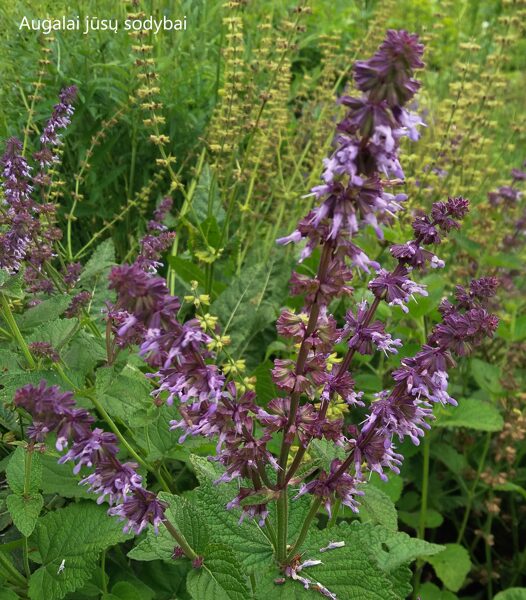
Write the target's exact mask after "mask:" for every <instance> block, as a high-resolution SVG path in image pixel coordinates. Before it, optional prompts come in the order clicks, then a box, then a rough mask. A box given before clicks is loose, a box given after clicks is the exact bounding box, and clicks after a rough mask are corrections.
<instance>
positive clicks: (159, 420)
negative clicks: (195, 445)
mask: <svg viewBox="0 0 526 600" xmlns="http://www.w3.org/2000/svg"><path fill="white" fill-rule="evenodd" d="M150 403H151V399H150ZM139 417H140V413H136V417H135V418H136V419H137V421H139ZM178 418H179V414H178V413H177V410H176V408H175V407H174V406H167V405H163V406H161V407H160V408H157V407H154V413H153V418H152V419H151V422H150V423H148V424H147V425H146V426H144V427H140V428H138V429H136V430H135V432H134V437H135V440H136V441H137V443H138V444H140V445H141V446H142V447H143V448H145V449H146V452H147V454H146V458H147V459H148V460H149V461H157V460H163V459H165V458H175V455H176V453H177V452H178V451H179V449H180V448H181V444H179V435H180V433H178V432H177V431H171V430H170V421H172V420H174V419H178Z"/></svg>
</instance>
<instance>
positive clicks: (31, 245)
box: [0, 86, 77, 293]
mask: <svg viewBox="0 0 526 600" xmlns="http://www.w3.org/2000/svg"><path fill="white" fill-rule="evenodd" d="M76 94H77V90H76V87H75V86H72V87H69V88H65V89H64V90H62V91H61V93H60V102H59V103H58V104H57V105H56V106H55V107H54V110H53V114H52V116H51V118H50V119H49V121H48V122H47V124H46V126H45V128H44V131H43V133H42V135H41V138H40V142H41V147H40V150H39V151H38V152H36V153H35V154H34V158H35V160H36V161H37V162H38V164H39V166H40V171H39V172H38V173H37V174H36V175H34V176H33V175H32V167H31V166H30V165H29V163H28V161H27V160H26V158H25V157H24V148H23V145H22V142H21V141H20V140H18V139H17V138H15V137H12V138H10V139H9V140H8V141H7V143H6V149H5V152H4V154H3V156H2V158H1V159H0V164H1V166H2V184H1V187H2V191H3V203H4V209H3V210H2V211H1V213H0V228H1V231H0V268H3V269H6V270H7V271H8V272H9V273H11V274H14V273H17V272H18V271H19V270H20V269H21V267H22V263H24V264H25V266H26V270H25V273H24V277H25V281H26V284H27V286H28V289H29V291H31V292H45V293H51V292H52V291H53V289H54V285H53V282H52V281H51V280H50V279H49V277H47V276H46V275H45V274H44V273H43V265H44V263H46V261H49V260H51V259H52V258H53V256H54V252H53V244H54V243H55V242H56V241H57V240H59V239H60V238H61V237H62V232H61V230H60V229H59V228H58V227H56V226H55V221H56V210H57V207H56V206H55V205H54V204H52V203H50V202H43V203H38V202H36V201H35V200H33V199H32V193H33V190H34V187H35V185H40V186H44V185H49V183H50V181H51V180H50V177H49V174H48V173H47V169H48V168H49V167H50V166H51V165H52V164H53V163H54V162H56V161H57V160H58V159H57V156H56V155H55V154H54V153H53V148H55V147H56V146H58V145H59V144H60V130H63V129H64V128H66V127H67V126H68V125H69V123H70V118H71V115H72V114H73V111H74V108H73V102H74V100H75V98H76Z"/></svg>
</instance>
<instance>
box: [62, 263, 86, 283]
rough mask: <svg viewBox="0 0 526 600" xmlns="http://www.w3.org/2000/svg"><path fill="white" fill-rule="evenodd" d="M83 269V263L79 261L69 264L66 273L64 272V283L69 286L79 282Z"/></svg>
mask: <svg viewBox="0 0 526 600" xmlns="http://www.w3.org/2000/svg"><path fill="white" fill-rule="evenodd" d="M81 271H82V265H81V264H80V263H78V262H76V263H71V264H69V265H67V266H66V273H65V274H64V283H65V284H66V285H67V286H68V287H73V286H74V285H75V284H76V283H77V281H78V279H79V277H80V273H81Z"/></svg>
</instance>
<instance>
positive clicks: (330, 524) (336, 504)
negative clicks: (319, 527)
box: [327, 498, 342, 529]
mask: <svg viewBox="0 0 526 600" xmlns="http://www.w3.org/2000/svg"><path fill="white" fill-rule="evenodd" d="M341 504H342V501H341V498H336V500H335V501H334V505H333V507H332V514H331V518H330V519H329V522H328V523H327V529H329V528H330V527H334V526H335V525H336V522H337V520H338V513H339V512H340V506H341Z"/></svg>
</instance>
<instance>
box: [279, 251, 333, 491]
mask: <svg viewBox="0 0 526 600" xmlns="http://www.w3.org/2000/svg"><path fill="white" fill-rule="evenodd" d="M332 251H333V247H332V245H331V244H325V245H324V246H323V250H322V253H321V257H320V263H319V266H318V273H317V276H316V277H317V279H318V282H319V283H320V285H321V284H322V283H323V281H324V280H325V275H326V273H327V267H328V266H329V261H330V258H331V255H332ZM320 308H321V306H320V303H319V295H317V296H316V298H315V299H314V302H313V303H312V306H311V310H310V315H309V321H308V323H307V328H306V330H305V334H304V335H303V339H302V341H301V345H300V349H299V351H298V359H297V361H296V368H295V369H294V372H295V374H296V375H302V374H303V371H304V369H305V361H306V359H307V355H308V350H309V349H308V345H307V339H308V338H309V336H310V335H311V334H312V332H313V331H314V330H315V329H316V325H317V323H318V317H319V314H320ZM300 395H301V394H300V392H298V391H293V392H292V394H291V399H290V412H289V418H288V421H287V424H286V425H285V429H284V431H283V441H282V443H281V452H280V458H279V465H280V467H281V471H280V475H279V479H280V480H281V481H279V479H278V483H280V484H281V485H285V473H286V467H287V459H288V457H289V451H290V447H291V445H292V444H291V443H288V442H287V435H288V433H289V430H290V428H291V427H292V425H293V423H294V421H295V420H296V413H297V411H298V406H299V402H300Z"/></svg>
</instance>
